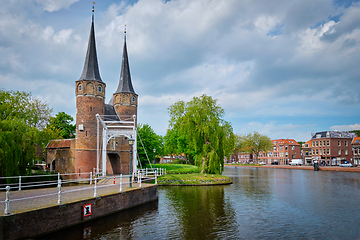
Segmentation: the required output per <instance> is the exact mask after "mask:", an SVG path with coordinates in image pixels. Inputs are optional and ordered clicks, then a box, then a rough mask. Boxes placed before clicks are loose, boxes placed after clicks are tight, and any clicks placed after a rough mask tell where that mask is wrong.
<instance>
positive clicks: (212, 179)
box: [157, 173, 232, 186]
mask: <svg viewBox="0 0 360 240" xmlns="http://www.w3.org/2000/svg"><path fill="white" fill-rule="evenodd" d="M157 181H158V184H159V185H162V186H174V185H175V186H178V185H184V186H186V185H187V186H193V185H218V184H230V183H232V182H231V179H230V178H229V177H226V176H223V175H220V174H202V173H192V174H166V175H163V176H159V177H158V180H157Z"/></svg>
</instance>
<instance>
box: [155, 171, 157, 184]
mask: <svg viewBox="0 0 360 240" xmlns="http://www.w3.org/2000/svg"><path fill="white" fill-rule="evenodd" d="M155 184H157V175H156V171H155Z"/></svg>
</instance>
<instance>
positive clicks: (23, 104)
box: [0, 89, 56, 176]
mask: <svg viewBox="0 0 360 240" xmlns="http://www.w3.org/2000/svg"><path fill="white" fill-rule="evenodd" d="M51 112H52V109H51V108H49V107H48V104H47V103H44V102H41V101H39V100H37V99H36V98H34V97H32V96H31V94H29V93H26V92H19V91H16V92H15V91H6V90H3V89H1V90H0V176H14V175H26V174H30V173H31V171H30V170H31V167H32V165H33V163H34V160H36V148H37V146H42V147H43V148H44V147H45V145H46V144H47V142H48V141H49V140H50V139H51V138H52V137H54V136H56V133H54V132H53V131H51V130H49V129H46V130H45V126H46V125H47V124H48V120H49V116H50V115H51Z"/></svg>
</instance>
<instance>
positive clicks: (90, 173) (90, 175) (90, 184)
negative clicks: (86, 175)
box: [90, 172, 92, 185]
mask: <svg viewBox="0 0 360 240" xmlns="http://www.w3.org/2000/svg"><path fill="white" fill-rule="evenodd" d="M91 184H92V172H90V185H91Z"/></svg>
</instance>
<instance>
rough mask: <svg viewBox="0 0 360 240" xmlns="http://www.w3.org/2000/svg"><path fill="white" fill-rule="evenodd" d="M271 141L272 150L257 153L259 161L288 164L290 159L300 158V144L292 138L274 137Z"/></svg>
mask: <svg viewBox="0 0 360 240" xmlns="http://www.w3.org/2000/svg"><path fill="white" fill-rule="evenodd" d="M272 143H273V149H272V151H269V152H261V153H260V154H259V158H258V159H259V161H260V162H265V163H266V164H271V163H273V162H278V163H279V164H288V163H289V162H290V161H291V160H292V159H301V146H300V144H299V143H298V142H296V141H295V140H294V139H276V140H272Z"/></svg>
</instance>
